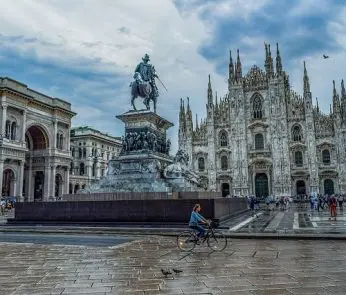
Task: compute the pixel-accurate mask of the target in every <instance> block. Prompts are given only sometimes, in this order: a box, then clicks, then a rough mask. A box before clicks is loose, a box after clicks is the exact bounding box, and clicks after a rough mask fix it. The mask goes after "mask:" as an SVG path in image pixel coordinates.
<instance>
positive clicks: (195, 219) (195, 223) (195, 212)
mask: <svg viewBox="0 0 346 295" xmlns="http://www.w3.org/2000/svg"><path fill="white" fill-rule="evenodd" d="M201 210H202V208H201V205H200V204H196V205H195V206H194V207H193V209H192V212H191V216H190V221H189V227H190V228H192V229H194V230H196V231H197V232H198V233H197V236H198V237H199V238H203V237H204V236H205V229H204V227H203V226H201V225H200V224H201V223H202V224H209V221H208V220H207V219H205V218H204V217H203V216H202V215H201V214H199V212H200V211H201Z"/></svg>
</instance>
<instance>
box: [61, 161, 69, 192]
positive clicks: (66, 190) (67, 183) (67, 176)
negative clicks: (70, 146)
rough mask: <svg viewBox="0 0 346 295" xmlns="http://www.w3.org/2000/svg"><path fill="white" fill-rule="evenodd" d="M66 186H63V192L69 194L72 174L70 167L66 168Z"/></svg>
mask: <svg viewBox="0 0 346 295" xmlns="http://www.w3.org/2000/svg"><path fill="white" fill-rule="evenodd" d="M64 178H65V179H64V182H65V183H64V188H63V192H62V193H63V194H68V193H69V188H70V175H69V169H68V167H67V168H66V171H65V177H64Z"/></svg>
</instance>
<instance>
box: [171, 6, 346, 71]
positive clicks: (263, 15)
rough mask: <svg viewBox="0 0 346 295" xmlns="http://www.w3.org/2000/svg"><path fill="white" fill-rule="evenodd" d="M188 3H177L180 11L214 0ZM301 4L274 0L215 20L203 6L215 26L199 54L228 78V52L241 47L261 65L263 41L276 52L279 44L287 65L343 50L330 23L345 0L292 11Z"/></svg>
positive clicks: (205, 17)
mask: <svg viewBox="0 0 346 295" xmlns="http://www.w3.org/2000/svg"><path fill="white" fill-rule="evenodd" d="M220 2H221V1H220ZM184 3H185V4H184ZM189 3H190V4H189V5H187V4H186V2H184V1H182V0H176V1H175V4H176V6H177V9H178V10H179V11H184V10H192V9H197V8H198V7H201V6H202V5H203V4H207V3H211V1H208V0H204V1H202V0H196V1H191V2H189ZM213 3H215V2H213ZM300 3H301V1H298V0H291V1H272V2H270V3H268V4H266V5H264V6H263V7H262V8H261V9H259V10H256V11H253V12H252V13H251V14H250V15H247V16H246V17H245V16H243V15H240V14H235V15H232V16H230V17H220V18H218V19H215V15H214V14H213V11H212V10H210V9H208V6H204V7H206V8H205V9H202V10H200V17H201V19H202V20H203V21H205V22H209V23H212V24H213V27H214V29H213V31H212V34H211V36H212V37H211V39H210V40H207V41H206V43H204V44H202V45H201V46H200V47H199V53H200V54H201V55H202V56H203V57H204V58H206V59H207V60H209V61H211V62H213V63H214V64H215V68H216V71H217V72H218V73H219V74H221V75H225V73H227V67H228V56H229V53H228V52H229V49H232V50H233V51H235V50H236V49H237V48H239V49H240V51H241V54H242V56H243V58H249V59H251V60H257V61H258V60H259V59H261V60H260V66H261V65H262V64H263V62H264V48H263V42H264V41H267V42H271V43H272V48H273V49H274V48H275V43H276V42H279V44H280V50H281V53H282V56H283V57H284V58H285V62H286V65H287V66H289V65H290V63H294V62H295V60H297V59H300V58H302V57H305V56H308V55H313V54H315V53H318V52H321V55H322V53H324V52H328V53H330V54H332V53H333V52H337V51H339V50H341V48H340V46H339V45H338V44H337V42H336V40H334V38H333V36H331V35H330V32H329V31H328V22H329V21H330V20H332V19H333V17H335V15H337V13H338V11H339V10H340V9H341V6H346V3H345V1H340V0H331V1H329V2H328V3H329V5H328V7H327V9H325V10H321V9H316V10H314V9H311V10H310V11H307V12H304V13H301V14H296V15H295V14H294V13H293V11H294V9H296V8H297V6H298V5H299V4H300ZM235 9H236V7H235ZM261 38H262V40H261V41H260V43H255V44H253V43H252V42H247V41H246V40H259V39H261ZM273 51H275V50H272V52H273ZM242 61H243V64H244V66H245V68H246V67H250V66H251V65H248V64H246V61H245V60H242Z"/></svg>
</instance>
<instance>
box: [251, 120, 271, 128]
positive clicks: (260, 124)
mask: <svg viewBox="0 0 346 295" xmlns="http://www.w3.org/2000/svg"><path fill="white" fill-rule="evenodd" d="M256 127H262V128H264V129H266V128H268V127H269V124H267V123H265V122H263V120H255V121H252V122H251V124H249V126H248V128H249V129H254V128H256Z"/></svg>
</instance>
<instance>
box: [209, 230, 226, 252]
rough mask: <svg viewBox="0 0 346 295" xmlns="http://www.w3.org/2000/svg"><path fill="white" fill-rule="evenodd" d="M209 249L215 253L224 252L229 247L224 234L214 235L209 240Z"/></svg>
mask: <svg viewBox="0 0 346 295" xmlns="http://www.w3.org/2000/svg"><path fill="white" fill-rule="evenodd" d="M207 243H208V247H209V248H210V249H212V250H213V251H222V250H224V249H225V248H226V247H227V238H226V237H225V235H223V234H222V233H215V232H214V233H212V234H211V235H210V236H209V237H208V240H207Z"/></svg>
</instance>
